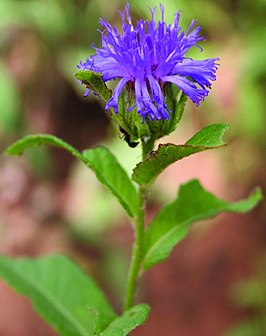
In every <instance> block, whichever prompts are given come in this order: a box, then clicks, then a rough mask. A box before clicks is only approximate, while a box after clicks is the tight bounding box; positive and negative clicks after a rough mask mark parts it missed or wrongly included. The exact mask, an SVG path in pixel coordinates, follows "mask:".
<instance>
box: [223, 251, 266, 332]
mask: <svg viewBox="0 0 266 336" xmlns="http://www.w3.org/2000/svg"><path fill="white" fill-rule="evenodd" d="M263 257H264V260H265V255H263ZM264 260H263V262H262V263H261V264H260V265H259V272H258V274H257V277H253V278H252V279H249V280H243V281H242V282H240V283H237V284H236V286H234V288H233V300H234V302H235V304H236V305H237V306H238V307H239V308H241V309H249V310H250V311H251V312H252V314H250V316H249V317H247V318H246V319H245V320H243V321H242V322H239V324H237V325H236V326H235V327H233V328H232V329H231V330H230V331H229V332H228V333H227V334H226V336H249V335H258V336H262V335H265V333H266V320H265V313H266V300H265V297H266V272H265V261H264Z"/></svg>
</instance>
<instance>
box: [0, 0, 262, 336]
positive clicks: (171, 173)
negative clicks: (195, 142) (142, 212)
mask: <svg viewBox="0 0 266 336" xmlns="http://www.w3.org/2000/svg"><path fill="white" fill-rule="evenodd" d="M129 2H130V5H131V13H132V17H133V19H134V20H137V18H138V17H147V18H149V17H150V12H149V6H151V7H154V6H157V8H158V11H157V15H158V18H159V2H158V1H151V0H150V1H129ZM124 5H125V1H118V0H109V1H105V0H89V1H84V0H45V1H44V0H0V73H1V75H0V146H1V150H4V149H5V148H6V147H7V146H8V145H9V144H10V143H12V142H13V141H15V140H16V139H18V138H19V137H21V136H23V135H27V134H30V133H52V134H55V135H57V136H59V137H61V138H63V139H64V140H66V141H68V142H70V143H71V144H73V145H74V146H76V147H77V148H78V149H85V148H88V147H91V146H94V145H96V144H98V143H101V144H105V145H107V146H108V147H109V148H110V149H111V150H112V151H113V152H114V153H115V154H116V155H117V156H118V158H119V161H120V162H121V163H122V164H123V165H124V166H125V168H126V169H127V170H128V171H129V173H130V170H131V169H132V168H133V167H134V165H135V164H136V163H137V162H138V160H139V159H140V151H139V149H138V148H136V149H129V147H128V146H127V144H126V142H125V141H124V140H123V139H122V137H121V135H120V134H119V131H118V129H117V128H116V127H115V126H114V125H111V124H110V122H109V119H108V117H107V116H106V114H105V112H104V111H103V107H102V106H101V104H100V103H99V102H97V101H96V100H95V97H94V96H93V95H90V96H89V97H88V98H84V97H83V93H84V88H83V87H82V86H81V85H80V84H79V83H78V82H77V81H76V80H75V78H74V73H75V71H76V65H77V64H78V63H79V62H80V60H84V59H85V58H86V57H88V56H89V55H90V54H91V53H93V49H92V47H91V44H92V43H94V44H95V46H99V45H100V33H99V32H98V31H97V29H99V28H100V26H99V24H98V21H99V18H100V17H102V18H104V17H108V19H109V21H110V22H112V23H113V24H115V25H117V26H120V25H121V22H120V18H119V14H118V13H117V10H118V9H120V10H122V9H123V8H124ZM164 5H165V11H166V13H165V14H166V21H167V22H168V23H171V22H172V20H173V18H174V13H175V12H176V11H178V10H181V11H182V17H181V25H182V28H183V29H184V30H186V29H187V28H188V26H189V24H190V22H191V20H192V19H198V24H199V25H200V26H201V27H202V34H203V35H204V36H205V37H206V42H202V43H201V46H202V47H203V49H204V51H203V53H200V52H199V50H198V49H197V48H195V50H192V51H191V55H192V56H193V57H195V58H196V59H204V58H209V57H219V58H220V67H219V70H218V74H217V81H216V82H215V83H214V84H213V87H212V90H211V92H210V95H209V97H208V98H207V99H206V101H205V102H204V103H202V104H201V106H200V107H199V108H196V107H195V106H194V105H193V104H192V103H188V105H187V108H186V112H185V115H184V118H183V120H182V121H181V123H180V125H179V127H178V129H177V131H176V132H175V134H173V135H171V136H170V137H169V138H168V139H167V138H166V139H162V142H167V141H170V142H171V141H172V142H176V143H178V142H183V141H185V140H186V139H187V138H188V137H189V136H191V135H192V134H193V132H195V131H197V130H198V129H200V128H201V127H202V126H204V125H206V124H208V123H212V122H224V123H229V124H230V125H231V130H230V132H229V133H228V135H227V142H228V143H229V144H230V146H228V147H227V148H226V149H223V150H221V152H219V153H213V152H212V153H207V154H206V155H205V154H203V155H202V154H200V155H201V156H198V157H197V158H195V159H191V161H189V160H190V159H187V161H186V160H184V166H183V168H182V165H181V167H179V165H174V166H173V167H172V168H169V169H168V170H167V171H166V173H165V174H163V175H162V176H161V177H160V178H159V179H158V181H157V182H156V185H155V186H154V189H153V192H154V193H153V195H155V196H152V195H151V199H150V204H149V209H150V210H149V216H150V217H151V216H153V215H154V213H155V210H156V209H158V206H159V205H160V204H161V203H162V202H164V201H166V200H169V199H171V198H172V197H173V196H174V195H175V193H176V189H177V186H178V183H180V182H184V181H185V180H187V179H188V178H192V177H198V178H200V179H201V180H202V181H203V184H204V185H205V186H206V187H207V188H209V189H210V190H212V191H214V192H215V193H216V194H218V195H220V196H224V197H227V198H230V199H236V198H238V197H241V196H244V195H246V194H247V193H248V192H249V191H250V189H251V188H253V187H254V186H255V185H260V186H261V187H262V188H263V189H264V190H265V189H266V173H265V164H266V156H265V149H266V138H265V121H266V113H265V106H266V104H265V103H266V102H265V92H266V57H265V41H266V24H265V13H266V1H265V0H254V1H252V2H250V1H247V0H223V1H221V0H215V1H213V0H212V1H211V0H178V1H174V0H167V2H165V3H164ZM0 208H1V213H2V215H1V218H0V236H1V238H0V243H1V247H0V252H2V253H7V254H11V255H21V254H27V255H39V254H43V253H50V252H53V251H60V252H64V253H67V254H69V255H72V256H73V257H74V258H75V259H76V260H77V261H78V262H80V263H81V264H83V265H84V267H85V268H87V269H88V270H89V271H90V272H92V273H95V276H96V277H98V279H99V281H100V282H101V283H102V285H103V286H105V287H106V288H107V291H108V292H109V296H110V298H111V300H112V301H113V302H114V303H115V305H117V307H119V305H120V300H121V296H122V295H123V288H124V279H125V276H126V270H127V269H126V267H127V266H126V265H127V262H128V255H129V251H130V244H131V241H132V232H131V229H130V226H129V225H128V220H127V218H126V216H125V214H124V213H123V211H122V209H121V208H120V205H119V204H117V203H116V201H115V200H113V199H112V197H111V195H110V194H108V193H107V192H106V190H103V188H102V187H101V186H100V185H99V184H98V182H97V181H96V179H95V177H94V176H93V174H92V173H91V172H88V171H87V169H86V168H84V167H83V166H81V165H80V164H79V163H77V162H74V161H73V160H72V158H71V157H69V155H68V154H67V153H63V152H61V151H60V150H55V149H49V148H41V149H34V150H30V151H28V152H27V153H26V154H25V155H24V156H23V157H22V158H19V159H16V158H8V157H4V156H2V157H1V161H0ZM228 216H229V215H228ZM228 216H227V217H226V216H225V217H222V218H221V219H220V220H218V221H216V222H215V224H214V222H212V223H209V222H208V223H199V225H196V226H195V229H194V230H193V232H192V236H191V237H190V238H188V240H187V241H186V242H185V243H184V244H183V245H181V247H180V249H179V250H178V249H177V252H176V253H177V255H176V256H173V257H172V259H171V260H170V261H169V264H167V263H166V264H165V265H166V266H165V267H166V270H165V269H162V270H164V271H166V272H167V267H168V268H171V265H170V263H172V264H174V260H175V259H174V258H177V259H178V260H179V261H181V263H182V262H184V263H186V262H187V263H188V265H190V264H189V263H190V262H191V260H193V258H192V259H191V260H190V261H189V260H187V261H185V259H184V258H183V257H182V255H183V254H186V252H188V251H190V249H192V250H193V244H196V245H197V244H199V242H201V241H203V243H202V244H203V245H204V244H205V245H204V249H205V250H206V251H207V252H206V255H207V256H208V258H210V259H208V260H209V263H208V264H207V265H205V267H206V272H209V271H210V269H211V270H212V272H215V269H216V268H217V267H218V269H219V271H216V273H215V274H216V275H217V274H220V273H219V272H222V274H223V275H222V276H224V274H226V273H228V270H229V273H230V272H231V273H230V274H231V278H230V280H228V283H227V282H223V281H222V283H221V284H219V286H220V287H219V286H218V285H217V286H218V287H217V288H216V289H217V292H218V291H221V290H222V291H223V299H224V301H225V302H227V303H228V302H229V303H228V306H227V305H226V304H225V303H224V302H223V301H222V300H221V302H220V301H219V300H218V299H217V297H216V296H215V295H214V299H213V300H214V303H213V304H214V306H210V305H209V306H208V304H209V303H210V302H209V301H208V294H206V295H207V296H206V297H203V298H201V299H200V300H199V301H200V302H199V303H198V305H196V304H195V307H198V310H197V309H196V311H195V310H193V309H192V308H191V307H190V308H188V307H189V304H188V303H187V302H186V304H185V303H184V305H183V306H182V305H181V304H179V303H178V305H177V306H173V305H174V303H169V304H167V303H168V302H167V301H166V302H164V301H163V302H164V303H163V304H161V306H160V296H158V293H157V292H158V289H159V291H161V292H162V293H166V292H169V288H168V287H167V284H165V282H166V283H167V282H168V283H169V279H168V278H167V277H166V278H165V279H163V280H162V282H161V283H156V281H158V280H156V276H155V274H157V273H152V272H151V276H150V277H149V276H147V279H146V282H144V283H146V284H144V285H143V286H142V287H141V290H140V293H141V294H140V298H141V300H144V298H146V299H148V300H150V302H152V301H154V302H156V303H157V306H156V307H155V310H154V313H153V314H154V315H152V316H153V317H152V322H151V323H153V324H154V321H156V319H158V318H159V319H160V321H161V323H162V325H167V326H168V329H167V328H166V329H161V332H164V333H165V334H167V335H170V336H172V335H173V336H175V335H179V334H180V335H182V336H186V335H188V336H190V335H194V334H195V335H196V334H197V335H198V336H200V335H203V336H206V335H234V336H235V335H239V336H245V335H247V336H262V335H265V334H266V330H265V328H266V327H265V320H264V319H263V317H262V316H263V314H265V311H266V303H265V300H256V299H255V298H256V297H257V296H258V287H259V288H260V289H259V290H260V291H262V293H263V294H264V293H265V272H264V271H261V270H262V269H264V268H265V238H264V239H263V238H262V237H263V236H265V225H263V223H265V203H264V204H263V205H261V206H260V207H259V209H257V210H255V211H254V212H253V213H252V214H251V215H248V216H247V217H246V219H245V220H243V219H242V218H240V217H238V218H236V217H230V216H229V217H228ZM224 222H230V227H231V225H232V227H233V229H232V230H235V231H233V232H235V235H234V233H232V232H231V231H230V227H228V226H225V224H224ZM227 224H228V223H227ZM238 224H239V225H238ZM235 225H237V226H235ZM218 227H219V228H218ZM219 230H221V231H222V234H221V238H220V240H221V241H224V245H222V247H221V244H220V245H219V244H218V247H217V249H219V246H220V249H221V251H220V254H221V255H222V256H223V257H224V253H227V254H228V255H227V257H228V260H229V261H228V264H226V265H227V266H226V267H227V268H226V267H225V269H224V270H223V271H221V269H222V266H221V268H219V265H220V264H219V262H218V261H217V260H216V259H215V255H214V256H213V259H211V258H212V257H211V256H212V255H213V251H212V250H211V248H212V246H209V243H208V237H209V236H211V237H212V235H218V234H219V232H220V231H219ZM223 230H224V231H223ZM237 230H242V231H241V232H242V234H237V232H238V231H237ZM243 230H244V233H245V234H243ZM216 231H217V233H216ZM228 235H229V236H230V237H234V238H232V245H234V246H236V250H234V251H231V250H230V248H229V249H228V250H226V246H227V239H228ZM234 239H235V241H234ZM241 239H242V240H241ZM190 244H192V247H191V245H190ZM197 246H198V245H197ZM237 247H238V249H237ZM214 248H216V246H214ZM222 248H224V249H225V251H227V252H224V250H223V249H222ZM196 249H197V248H195V251H196ZM205 250H204V251H205ZM178 251H180V252H178ZM200 251H201V250H200ZM228 251H229V252H228ZM243 251H245V252H244V253H243ZM180 253H181V254H180ZM182 253H183V254H182ZM195 253H196V252H195ZM200 253H201V252H200ZM202 253H203V252H202ZM204 253H205V252H204ZM217 253H218V252H217ZM230 253H231V254H230ZM218 254H219V253H218ZM235 254H237V256H235ZM124 255H125V256H124ZM203 255H204V256H205V254H203ZM182 258H183V259H182ZM232 260H233V262H232ZM246 260H247V262H246ZM184 265H186V264H184ZM217 265H218V266H217ZM243 265H244V266H243ZM258 265H259V266H258ZM201 266H202V265H200V264H199V265H198V266H197V267H198V269H194V270H193V269H192V271H191V272H192V277H193V272H203V275H202V277H203V278H204V279H205V281H203V283H202V286H203V287H204V286H205V287H204V288H205V289H202V288H201V289H200V288H198V289H197V290H196V289H195V291H196V292H197V291H202V292H204V291H206V293H208V288H209V284H208V282H207V280H206V279H207V275H206V274H207V273H206V274H205V273H204V270H205V268H204V267H201ZM159 267H160V266H159ZM215 267H216V268H215ZM188 269H189V268H188ZM213 269H214V270H213ZM155 272H156V271H155ZM189 274H190V273H188V275H189ZM217 276H218V275H217ZM154 277H155V280H154ZM173 277H174V278H176V277H177V278H180V281H181V282H182V279H183V281H184V273H182V269H181V270H178V266H177V271H176V273H174V275H173ZM182 277H183V278H182ZM102 278H106V279H108V281H104V280H102ZM157 279H158V277H157ZM250 279H251V280H250ZM254 279H255V280H254ZM173 281H174V280H173ZM245 281H247V282H246V283H247V285H246V286H244V285H243V286H242V285H241V295H240V297H241V298H245V297H247V298H248V299H247V300H246V301H245V300H244V301H245V304H243V300H242V301H241V300H239V295H237V294H236V293H238V294H239V290H238V289H235V287H237V286H236V284H237V283H238V282H239V283H241V284H242V283H245ZM149 282H152V283H154V286H153V285H149ZM225 283H226V284H225ZM250 284H251V285H250ZM252 284H253V285H252ZM254 284H255V285H254ZM263 284H264V285H263ZM162 286H165V292H164V289H163V288H162ZM193 286H194V287H195V288H197V283H193V282H192V283H191V286H190V287H189V288H194V287H193ZM221 288H222V289H221ZM172 290H174V294H173V295H172V296H173V297H174V298H175V300H176V301H175V302H178V301H179V299H180V296H179V294H178V293H179V291H180V290H181V289H180V288H179V287H178V284H176V286H175V287H174V289H172ZM231 292H232V293H233V294H232V293H231ZM145 293H146V294H145ZM147 293H148V294H147ZM156 293H157V294H156ZM193 293H194V291H193V290H191V292H190V294H188V296H189V295H192V296H193V295H194V294H193ZM260 293H261V292H260ZM156 295H157V296H156ZM259 297H263V295H262V294H260V295H259ZM215 298H216V299H215ZM182 300H186V299H184V298H183V299H182ZM218 301H219V302H218ZM192 302H193V297H192ZM203 302H205V305H206V309H205V310H204V309H203V311H204V312H206V314H205V315H204V316H202V317H200V315H199V313H198V311H200V310H201V308H202V307H201V305H203V304H204V303H203ZM215 302H218V303H217V304H216V306H215ZM241 302H242V303H241ZM217 305H218V306H217ZM192 306H193V303H192ZM221 307H222V308H221ZM10 309H11V308H10ZM12 309H17V308H14V307H13V308H12ZM167 309H168V310H167ZM186 309H187V310H186ZM162 310H163V311H165V314H166V315H169V316H170V317H171V316H172V320H171V319H170V320H168V319H164V316H166V315H165V314H162ZM210 310H212V311H215V312H216V314H214V316H213V321H216V322H213V323H210V320H209V317H208V316H209V315H208V314H209V313H210ZM0 311H1V304H0ZM167 312H168V313H167ZM171 312H172V315H171ZM186 312H188V315H191V319H192V321H194V322H195V321H200V322H197V323H196V322H195V323H194V324H193V323H192V324H193V326H192V325H191V322H189V321H188V320H186V319H185V318H181V317H182V316H183V315H182V314H185V313H186ZM11 314H12V312H10V316H11ZM18 314H20V313H18ZM6 316H8V314H7V315H6ZM19 316H20V315H19ZM29 316H31V315H29ZM176 316H179V317H180V316H181V317H180V318H177V317H176ZM193 316H194V319H193ZM217 316H220V317H219V318H218V317H217ZM170 317H169V318H170ZM216 317H217V319H216V320H215V318H216ZM175 320H177V321H178V326H177V325H176V324H175ZM8 321H9V320H8V317H7V318H6V319H5V321H3V320H1V319H0V331H1V330H2V334H3V335H4V336H9V335H10V336H11V335H12V336H14V335H15V332H14V330H13V331H12V327H10V326H7V324H8ZM31 321H32V317H29V321H28V322H27V323H28V324H27V323H26V322H25V319H24V320H23V322H24V323H23V325H24V328H25V325H30V323H33V322H31ZM182 323H183V324H182ZM186 323H187V326H186V328H185V325H186ZM182 325H183V326H184V328H185V329H182ZM10 328H11V329H10ZM31 328H33V326H31ZM36 328H37V327H36ZM145 328H146V329H145ZM152 328H153V329H152ZM161 328H163V327H161ZM193 328H195V331H194V329H193ZM208 328H209V329H208ZM212 328H213V329H212ZM215 328H216V329H215ZM29 330H31V334H34V335H35V336H37V335H39V334H38V331H39V328H37V329H36V330H35V329H25V335H26V334H30V333H29ZM32 330H34V332H32ZM162 330H163V331H162ZM196 331H197V333H195V332H196ZM2 334H1V335H2ZM151 334H152V335H155V336H156V335H157V334H158V335H159V334H160V333H159V329H158V326H157V329H156V327H155V326H154V325H153V326H151V324H149V323H148V324H147V327H144V328H143V331H136V335H151ZM19 335H20V336H22V335H24V334H23V332H21V333H20V334H19ZM40 335H41V334H40ZM47 335H48V332H47ZM51 335H53V333H51Z"/></svg>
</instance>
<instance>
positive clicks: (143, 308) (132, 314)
mask: <svg viewBox="0 0 266 336" xmlns="http://www.w3.org/2000/svg"><path fill="white" fill-rule="evenodd" d="M149 310H150V308H149V306H148V305H146V304H140V305H137V306H135V307H132V308H131V309H129V310H127V311H126V312H125V313H124V314H123V315H122V316H119V317H117V318H116V319H115V320H114V321H113V322H112V323H111V324H110V325H109V326H108V328H107V329H106V330H104V332H103V333H102V334H101V336H126V335H128V333H129V332H130V331H131V330H133V329H135V328H136V327H137V326H139V325H141V324H143V323H144V322H145V321H146V320H147V318H148V314H149Z"/></svg>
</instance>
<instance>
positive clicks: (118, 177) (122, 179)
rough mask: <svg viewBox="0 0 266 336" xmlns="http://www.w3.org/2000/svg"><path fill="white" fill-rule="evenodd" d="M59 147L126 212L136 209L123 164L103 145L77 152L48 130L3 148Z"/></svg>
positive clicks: (135, 196) (12, 151) (14, 152)
mask: <svg viewBox="0 0 266 336" xmlns="http://www.w3.org/2000/svg"><path fill="white" fill-rule="evenodd" d="M44 144H45V145H52V146H55V147H59V148H63V149H65V150H67V151H68V152H70V153H71V154H72V155H73V156H75V157H76V158H77V159H79V160H80V161H82V162H83V163H85V164H86V165H87V166H88V167H89V168H90V169H92V170H93V171H94V173H95V174H96V176H97V178H98V180H99V181H100V182H101V183H102V184H103V185H104V186H106V187H107V188H108V189H109V190H110V191H111V192H112V194H113V195H114V196H115V197H116V198H117V199H118V201H119V202H120V203H121V205H122V206H123V207H124V209H125V210H126V211H127V213H128V214H129V216H131V217H134V216H135V215H136V214H137V211H138V202H139V198H138V194H137V191H136V189H135V187H134V185H133V184H132V182H131V180H130V178H129V176H128V175H127V173H126V172H125V170H124V168H122V166H121V165H120V164H119V163H118V161H117V160H116V158H115V156H114V155H113V154H112V153H111V152H110V151H109V150H108V149H106V148H104V147H97V148H93V149H88V150H86V151H84V152H83V153H80V152H79V151H78V150H77V149H75V148H74V147H72V146H71V145H69V144H68V143H66V142H65V141H63V140H61V139H59V138H57V137H55V136H53V135H48V134H37V135H29V136H26V137H25V138H23V139H21V140H19V141H17V142H15V143H14V144H13V145H11V146H10V147H8V148H7V150H6V154H10V155H20V154H21V153H22V152H23V151H24V150H26V149H28V148H30V147H32V146H38V145H44Z"/></svg>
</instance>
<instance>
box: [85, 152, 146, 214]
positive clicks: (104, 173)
mask: <svg viewBox="0 0 266 336" xmlns="http://www.w3.org/2000/svg"><path fill="white" fill-rule="evenodd" d="M82 157H83V160H84V162H85V163H86V162H87V163H88V164H89V166H90V168H91V169H92V170H93V171H94V172H95V174H96V176H97V178H98V180H99V181H100V182H102V184H104V185H105V186H106V187H107V188H108V189H110V191H111V192H112V193H113V195H114V196H116V197H117V199H118V200H119V201H120V203H121V204H122V206H123V207H124V208H125V210H126V211H127V212H128V214H129V216H131V217H134V216H135V215H136V214H137V211H138V204H139V198H138V194H137V192H136V189H135V187H134V185H133V184H132V182H131V181H130V179H129V177H128V175H127V173H126V171H125V170H124V168H122V167H121V165H120V164H119V163H118V161H117V160H116V158H115V156H114V155H113V154H111V152H110V151H109V150H108V149H106V148H104V147H97V148H94V149H88V150H86V151H84V152H83V153H82Z"/></svg>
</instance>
